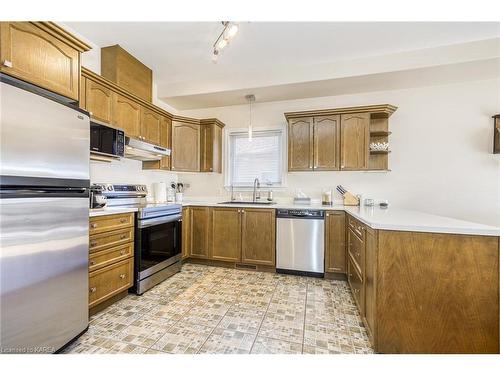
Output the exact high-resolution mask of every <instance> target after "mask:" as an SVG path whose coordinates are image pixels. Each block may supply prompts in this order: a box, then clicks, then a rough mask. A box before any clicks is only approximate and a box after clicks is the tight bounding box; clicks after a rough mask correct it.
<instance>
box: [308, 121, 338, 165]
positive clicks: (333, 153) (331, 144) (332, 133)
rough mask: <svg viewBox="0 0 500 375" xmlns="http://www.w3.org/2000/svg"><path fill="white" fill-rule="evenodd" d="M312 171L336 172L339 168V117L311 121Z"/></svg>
mask: <svg viewBox="0 0 500 375" xmlns="http://www.w3.org/2000/svg"><path fill="white" fill-rule="evenodd" d="M313 158H314V162H313V169H314V170H318V171H332V170H338V169H339V167H340V163H339V159H340V116H339V115H334V116H318V117H314V119H313Z"/></svg>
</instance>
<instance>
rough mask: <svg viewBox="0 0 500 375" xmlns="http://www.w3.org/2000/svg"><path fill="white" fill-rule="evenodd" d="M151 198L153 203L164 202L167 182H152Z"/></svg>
mask: <svg viewBox="0 0 500 375" xmlns="http://www.w3.org/2000/svg"><path fill="white" fill-rule="evenodd" d="M153 199H154V200H155V203H165V202H166V201H167V184H165V183H164V182H155V183H153Z"/></svg>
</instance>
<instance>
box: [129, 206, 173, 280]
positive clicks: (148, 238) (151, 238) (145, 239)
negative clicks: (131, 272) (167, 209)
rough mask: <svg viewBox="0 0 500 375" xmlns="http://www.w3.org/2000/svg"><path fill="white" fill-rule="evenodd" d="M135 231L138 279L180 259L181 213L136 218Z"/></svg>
mask: <svg viewBox="0 0 500 375" xmlns="http://www.w3.org/2000/svg"><path fill="white" fill-rule="evenodd" d="M137 231H138V233H137V234H138V235H137V243H136V247H137V249H136V251H137V255H138V261H137V268H138V269H137V272H138V279H139V280H142V279H144V278H145V277H148V276H150V275H152V274H154V273H155V272H158V271H160V270H162V269H163V268H165V267H168V266H169V265H171V264H173V263H175V262H177V261H179V260H180V259H181V257H182V255H181V251H182V250H181V249H182V243H181V237H182V236H181V233H182V215H170V216H163V217H157V218H153V219H145V220H138V223H137Z"/></svg>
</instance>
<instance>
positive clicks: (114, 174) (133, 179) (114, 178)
mask: <svg viewBox="0 0 500 375" xmlns="http://www.w3.org/2000/svg"><path fill="white" fill-rule="evenodd" d="M172 181H173V182H177V174H175V173H171V172H167V171H150V170H143V169H142V162H141V161H138V160H132V159H126V158H121V159H120V160H117V161H112V162H111V163H104V162H98V161H92V160H91V161H90V182H91V183H114V184H119V183H122V184H144V185H146V186H147V187H148V196H150V197H151V196H152V193H153V188H152V185H153V183H154V182H165V183H167V184H168V183H170V182H172Z"/></svg>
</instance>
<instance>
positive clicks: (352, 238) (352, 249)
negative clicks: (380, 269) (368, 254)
mask: <svg viewBox="0 0 500 375" xmlns="http://www.w3.org/2000/svg"><path fill="white" fill-rule="evenodd" d="M364 246H365V244H364V242H363V241H361V240H360V239H359V238H358V236H357V235H356V234H354V231H353V230H352V229H351V228H349V229H348V230H347V252H348V254H349V255H350V256H351V257H352V259H353V261H354V263H355V266H356V267H357V268H358V272H359V273H360V274H361V276H363V273H364V269H365V267H364V264H365V248H364Z"/></svg>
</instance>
